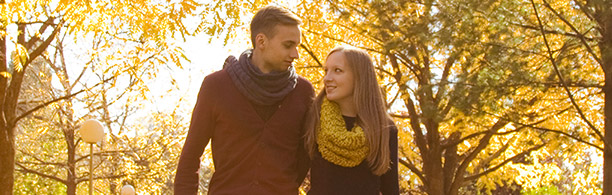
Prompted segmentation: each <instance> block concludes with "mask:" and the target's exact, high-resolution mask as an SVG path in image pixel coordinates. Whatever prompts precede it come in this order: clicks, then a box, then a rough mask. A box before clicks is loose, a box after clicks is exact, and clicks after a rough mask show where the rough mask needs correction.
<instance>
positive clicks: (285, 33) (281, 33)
mask: <svg viewBox="0 0 612 195" xmlns="http://www.w3.org/2000/svg"><path fill="white" fill-rule="evenodd" d="M274 28H275V29H274V32H275V33H274V35H273V36H272V37H266V36H264V37H265V38H264V44H263V47H262V48H261V49H262V54H263V55H262V56H263V60H264V64H263V68H264V70H261V71H262V72H264V73H268V72H282V71H286V70H287V69H288V68H289V66H291V65H292V63H293V60H295V59H297V58H298V57H299V54H298V51H297V46H298V45H299V44H300V29H299V28H298V26H297V25H276V26H275V27H274ZM258 47H259V46H258Z"/></svg>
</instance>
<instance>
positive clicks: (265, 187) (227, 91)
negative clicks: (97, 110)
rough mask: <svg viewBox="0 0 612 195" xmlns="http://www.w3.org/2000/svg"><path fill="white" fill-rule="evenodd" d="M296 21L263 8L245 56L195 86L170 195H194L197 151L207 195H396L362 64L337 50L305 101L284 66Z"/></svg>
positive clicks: (371, 83)
mask: <svg viewBox="0 0 612 195" xmlns="http://www.w3.org/2000/svg"><path fill="white" fill-rule="evenodd" d="M300 24H301V21H300V19H299V18H298V17H296V16H295V15H294V14H292V13H290V12H289V11H288V10H286V9H283V8H280V7H277V6H267V7H264V8H262V9H261V10H259V11H258V12H257V13H256V14H255V16H254V17H253V20H252V21H251V41H252V44H253V49H249V50H246V51H245V52H243V53H242V54H241V55H240V56H239V57H238V58H236V57H233V56H230V57H228V58H227V59H226V61H225V64H224V68H223V70H220V71H217V72H215V73H212V74H210V75H208V76H206V78H205V79H204V81H203V82H202V86H201V88H200V92H199V94H198V99H197V103H196V105H195V108H194V110H193V114H192V119H191V124H190V127H189V132H188V134H187V138H186V140H185V144H184V146H183V150H182V152H181V156H180V158H179V164H178V168H177V172H176V177H175V183H174V184H175V186H174V192H175V194H196V193H197V190H198V187H199V177H198V169H199V167H200V157H201V156H202V154H203V151H204V148H205V147H206V145H207V144H208V142H209V141H210V142H211V146H212V158H213V162H214V165H215V172H214V174H213V176H212V178H211V181H210V185H209V186H208V192H209V194H292V195H294V194H298V188H299V186H300V184H301V183H302V181H303V180H304V178H305V177H306V175H307V172H308V171H310V190H309V191H308V194H314V195H316V194H325V195H327V194H330V195H336V194H399V187H398V171H397V165H398V164H397V162H398V157H397V128H396V127H395V125H394V124H393V122H392V120H391V118H390V117H389V116H388V114H387V113H386V108H385V100H384V99H383V95H382V94H381V90H380V86H379V85H378V82H377V80H376V75H375V72H374V65H373V62H372V59H371V58H370V56H369V55H368V54H367V53H366V52H365V51H362V50H359V49H355V48H345V47H337V48H335V49H333V50H332V51H330V52H329V53H328V54H327V58H326V61H325V64H324V68H325V77H324V85H325V88H324V89H323V90H321V92H320V93H319V94H318V95H317V96H316V97H314V89H313V87H312V85H311V83H310V82H309V81H307V80H306V79H305V78H303V77H301V76H299V75H297V74H296V72H295V68H294V67H293V66H292V62H293V61H294V60H295V59H297V58H298V51H297V47H298V46H299V44H300V29H299V25H300Z"/></svg>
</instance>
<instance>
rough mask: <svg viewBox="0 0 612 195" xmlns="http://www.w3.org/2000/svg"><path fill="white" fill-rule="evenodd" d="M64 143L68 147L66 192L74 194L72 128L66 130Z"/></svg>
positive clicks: (74, 169) (74, 162) (75, 180)
mask: <svg viewBox="0 0 612 195" xmlns="http://www.w3.org/2000/svg"><path fill="white" fill-rule="evenodd" d="M67 131H68V132H67V133H66V135H65V136H66V144H67V146H68V147H67V148H68V163H67V164H68V169H67V170H66V172H67V173H66V176H67V177H66V194H68V195H75V194H76V189H77V175H76V158H75V155H76V152H75V151H76V150H75V145H74V130H72V129H70V130H67Z"/></svg>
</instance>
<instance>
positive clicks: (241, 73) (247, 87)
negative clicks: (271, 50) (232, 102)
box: [223, 49, 298, 106]
mask: <svg viewBox="0 0 612 195" xmlns="http://www.w3.org/2000/svg"><path fill="white" fill-rule="evenodd" d="M252 53H253V51H252V50H251V49H249V50H246V51H244V52H243V53H242V54H240V59H238V60H237V59H236V57H234V56H229V57H227V59H225V64H223V68H224V69H226V71H227V72H228V73H229V75H230V77H231V78H232V81H234V85H236V87H237V88H238V90H239V91H240V92H241V93H242V95H244V96H246V97H247V98H248V99H249V100H251V101H252V102H253V103H255V104H258V105H265V106H269V105H274V104H276V103H278V102H280V101H281V100H283V98H285V96H286V95H287V94H289V92H291V91H292V90H293V89H294V88H295V85H296V83H297V78H298V75H297V73H295V68H293V66H290V67H289V69H288V70H287V71H283V72H270V73H263V72H261V70H259V68H257V67H255V65H253V64H251V62H250V60H249V59H250V58H251V54H252Z"/></svg>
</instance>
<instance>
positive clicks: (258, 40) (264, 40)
mask: <svg viewBox="0 0 612 195" xmlns="http://www.w3.org/2000/svg"><path fill="white" fill-rule="evenodd" d="M267 44H268V37H266V35H264V34H263V33H259V34H257V36H255V45H256V46H257V47H256V48H261V49H264V48H266V45H267Z"/></svg>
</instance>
